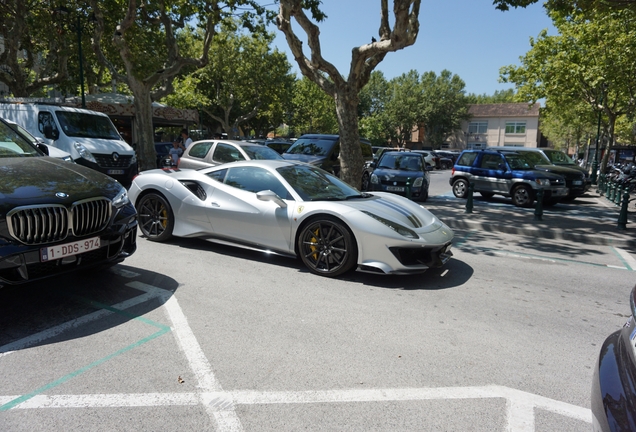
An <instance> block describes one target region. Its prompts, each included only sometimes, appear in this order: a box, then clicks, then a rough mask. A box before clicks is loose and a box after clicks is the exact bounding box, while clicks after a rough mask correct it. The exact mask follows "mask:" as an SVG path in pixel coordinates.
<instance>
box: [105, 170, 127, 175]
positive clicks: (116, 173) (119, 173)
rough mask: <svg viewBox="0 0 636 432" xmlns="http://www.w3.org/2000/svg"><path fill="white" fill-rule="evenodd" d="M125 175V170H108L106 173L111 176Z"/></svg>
mask: <svg viewBox="0 0 636 432" xmlns="http://www.w3.org/2000/svg"><path fill="white" fill-rule="evenodd" d="M123 173H124V170H108V171H106V174H110V175H122V174H123Z"/></svg>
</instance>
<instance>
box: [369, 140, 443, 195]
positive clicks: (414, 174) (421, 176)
mask: <svg viewBox="0 0 636 432" xmlns="http://www.w3.org/2000/svg"><path fill="white" fill-rule="evenodd" d="M372 167H373V168H374V169H373V173H372V174H371V181H370V183H369V190H370V191H383V192H391V193H396V194H398V195H402V196H406V197H407V198H413V199H414V200H417V201H426V199H427V198H428V187H429V185H430V176H429V173H428V171H429V170H431V169H433V167H432V166H430V165H428V164H427V163H426V161H425V160H424V155H422V154H421V153H415V152H396V151H391V152H384V154H382V157H380V159H379V160H378V161H377V162H374V163H373V165H372Z"/></svg>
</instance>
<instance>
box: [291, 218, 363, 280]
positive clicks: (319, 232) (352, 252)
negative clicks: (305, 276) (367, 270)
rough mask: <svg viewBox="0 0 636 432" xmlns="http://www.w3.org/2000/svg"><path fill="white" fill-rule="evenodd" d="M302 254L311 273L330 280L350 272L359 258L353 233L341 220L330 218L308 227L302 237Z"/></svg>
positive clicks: (299, 250)
mask: <svg viewBox="0 0 636 432" xmlns="http://www.w3.org/2000/svg"><path fill="white" fill-rule="evenodd" d="M298 254H299V255H300V259H301V260H302V261H303V264H305V266H307V268H308V269H309V271H310V272H312V273H315V274H318V275H321V276H328V277H335V276H339V275H341V274H343V273H346V272H348V271H349V270H351V269H353V267H354V266H355V265H356V262H357V259H358V251H357V246H356V241H355V239H354V237H353V234H352V233H351V231H350V230H349V228H347V227H346V226H345V225H344V224H343V223H342V222H341V221H340V220H338V219H336V218H333V217H330V216H323V217H320V218H317V219H314V220H312V221H310V222H309V223H308V224H307V225H305V227H304V228H303V229H302V231H301V233H300V235H299V236H298Z"/></svg>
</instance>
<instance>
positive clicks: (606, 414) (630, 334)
mask: <svg viewBox="0 0 636 432" xmlns="http://www.w3.org/2000/svg"><path fill="white" fill-rule="evenodd" d="M629 300H630V301H629V304H630V309H631V310H630V312H631V316H630V317H629V319H628V320H627V322H626V323H625V325H624V326H623V328H622V329H621V330H617V331H615V332H613V333H612V334H610V335H609V336H608V337H607V338H606V339H605V341H604V342H603V345H602V346H601V351H600V354H599V357H598V360H597V362H596V367H595V368H594V377H593V379H592V395H591V399H592V400H591V406H592V428H593V430H594V431H595V432H596V431H599V432H610V431H612V432H613V431H634V430H636V287H634V288H633V289H632V292H631V295H630V299H629Z"/></svg>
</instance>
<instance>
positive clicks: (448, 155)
mask: <svg viewBox="0 0 636 432" xmlns="http://www.w3.org/2000/svg"><path fill="white" fill-rule="evenodd" d="M435 153H437V155H438V156H439V157H440V158H441V161H442V165H448V162H447V161H450V166H447V169H451V168H453V165H455V162H456V161H457V158H458V157H459V153H458V152H451V151H445V150H436V151H435Z"/></svg>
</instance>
